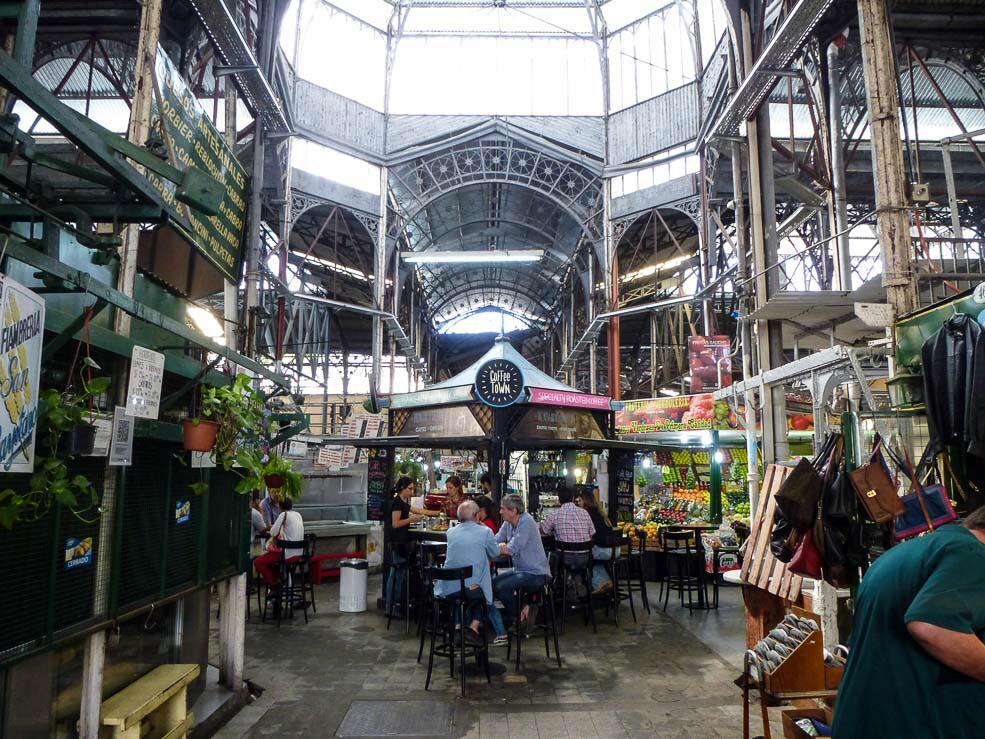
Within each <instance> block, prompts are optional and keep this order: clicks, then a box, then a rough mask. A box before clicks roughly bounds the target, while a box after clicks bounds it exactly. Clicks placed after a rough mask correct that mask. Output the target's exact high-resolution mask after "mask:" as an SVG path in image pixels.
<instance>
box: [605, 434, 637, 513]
mask: <svg viewBox="0 0 985 739" xmlns="http://www.w3.org/2000/svg"><path fill="white" fill-rule="evenodd" d="M635 471H636V455H635V454H634V453H633V452H631V451H625V450H621V449H612V450H610V451H609V506H610V508H609V510H610V511H612V510H613V509H612V506H613V504H615V511H616V520H617V521H632V520H633V513H634V511H635V508H636V501H635V499H634V497H633V474H634V473H635Z"/></svg>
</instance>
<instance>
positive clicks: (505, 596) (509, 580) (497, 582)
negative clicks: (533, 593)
mask: <svg viewBox="0 0 985 739" xmlns="http://www.w3.org/2000/svg"><path fill="white" fill-rule="evenodd" d="M546 582H547V577H546V576H545V575H534V574H532V573H530V572H508V573H506V574H505V575H496V577H495V578H494V579H493V592H494V593H495V594H496V597H497V598H499V600H500V602H501V603H502V604H503V610H504V611H506V620H507V621H511V622H512V621H516V618H517V616H518V615H519V610H520V609H519V604H518V603H517V598H516V595H514V593H513V591H514V590H516V589H517V588H521V587H522V588H527V589H528V590H535V589H537V588H541V587H543V586H544V583H546ZM493 610H495V609H493ZM490 621H492V619H491V618H490ZM493 628H494V629H495V628H496V626H495V624H493ZM505 633H506V629H503V630H502V631H498V630H497V631H496V634H497V635H499V634H505Z"/></svg>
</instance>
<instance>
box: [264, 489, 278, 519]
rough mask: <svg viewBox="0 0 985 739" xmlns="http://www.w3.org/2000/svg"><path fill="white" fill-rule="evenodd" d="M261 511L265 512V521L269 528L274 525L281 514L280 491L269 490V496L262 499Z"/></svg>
mask: <svg viewBox="0 0 985 739" xmlns="http://www.w3.org/2000/svg"><path fill="white" fill-rule="evenodd" d="M260 512H261V513H262V514H263V522H264V523H265V524H267V528H270V527H271V526H273V525H274V521H276V520H277V517H278V516H279V515H280V514H281V508H280V491H279V490H268V491H267V497H266V498H264V499H263V500H262V501H260Z"/></svg>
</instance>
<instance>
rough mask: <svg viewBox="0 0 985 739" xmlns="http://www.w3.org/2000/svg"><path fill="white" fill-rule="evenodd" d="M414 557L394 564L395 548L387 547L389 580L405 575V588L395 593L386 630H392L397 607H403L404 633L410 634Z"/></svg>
mask: <svg viewBox="0 0 985 739" xmlns="http://www.w3.org/2000/svg"><path fill="white" fill-rule="evenodd" d="M413 559H414V557H413V555H411V556H410V558H409V559H408V560H407V561H406V562H394V561H393V546H392V545H390V546H388V547H387V560H388V562H389V566H390V570H389V572H388V573H387V578H390V577H394V576H396V575H397V574H398V573H402V575H403V581H404V584H403V587H402V588H400V592H395V593H394V594H393V602H392V603H391V604H390V613H388V614H387V617H386V630H387V631H389V630H390V622H391V621H392V620H393V612H394V611H395V610H396V609H397V606H398V605H399V606H402V607H403V609H404V633H405V634H409V633H410V565H411V562H412V561H413ZM383 594H384V601H385V600H386V598H385V596H386V584H384V591H383Z"/></svg>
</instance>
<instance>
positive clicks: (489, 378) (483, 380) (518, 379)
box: [475, 359, 523, 408]
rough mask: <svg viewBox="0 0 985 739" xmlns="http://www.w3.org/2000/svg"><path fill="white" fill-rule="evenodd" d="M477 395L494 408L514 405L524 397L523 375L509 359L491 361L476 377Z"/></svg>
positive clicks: (481, 368) (483, 366)
mask: <svg viewBox="0 0 985 739" xmlns="http://www.w3.org/2000/svg"><path fill="white" fill-rule="evenodd" d="M475 394H476V397H478V398H479V400H481V401H482V402H483V403H485V404H486V405H491V406H493V407H494V408H505V407H506V406H508V405H513V404H514V403H515V402H517V401H518V400H519V399H520V398H521V397H522V396H523V373H522V372H520V368H519V367H517V366H516V364H514V363H513V362H511V361H510V360H508V359H490V360H489V361H488V362H486V363H485V364H483V365H482V366H481V367H480V368H479V371H478V372H477V373H476V375H475Z"/></svg>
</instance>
